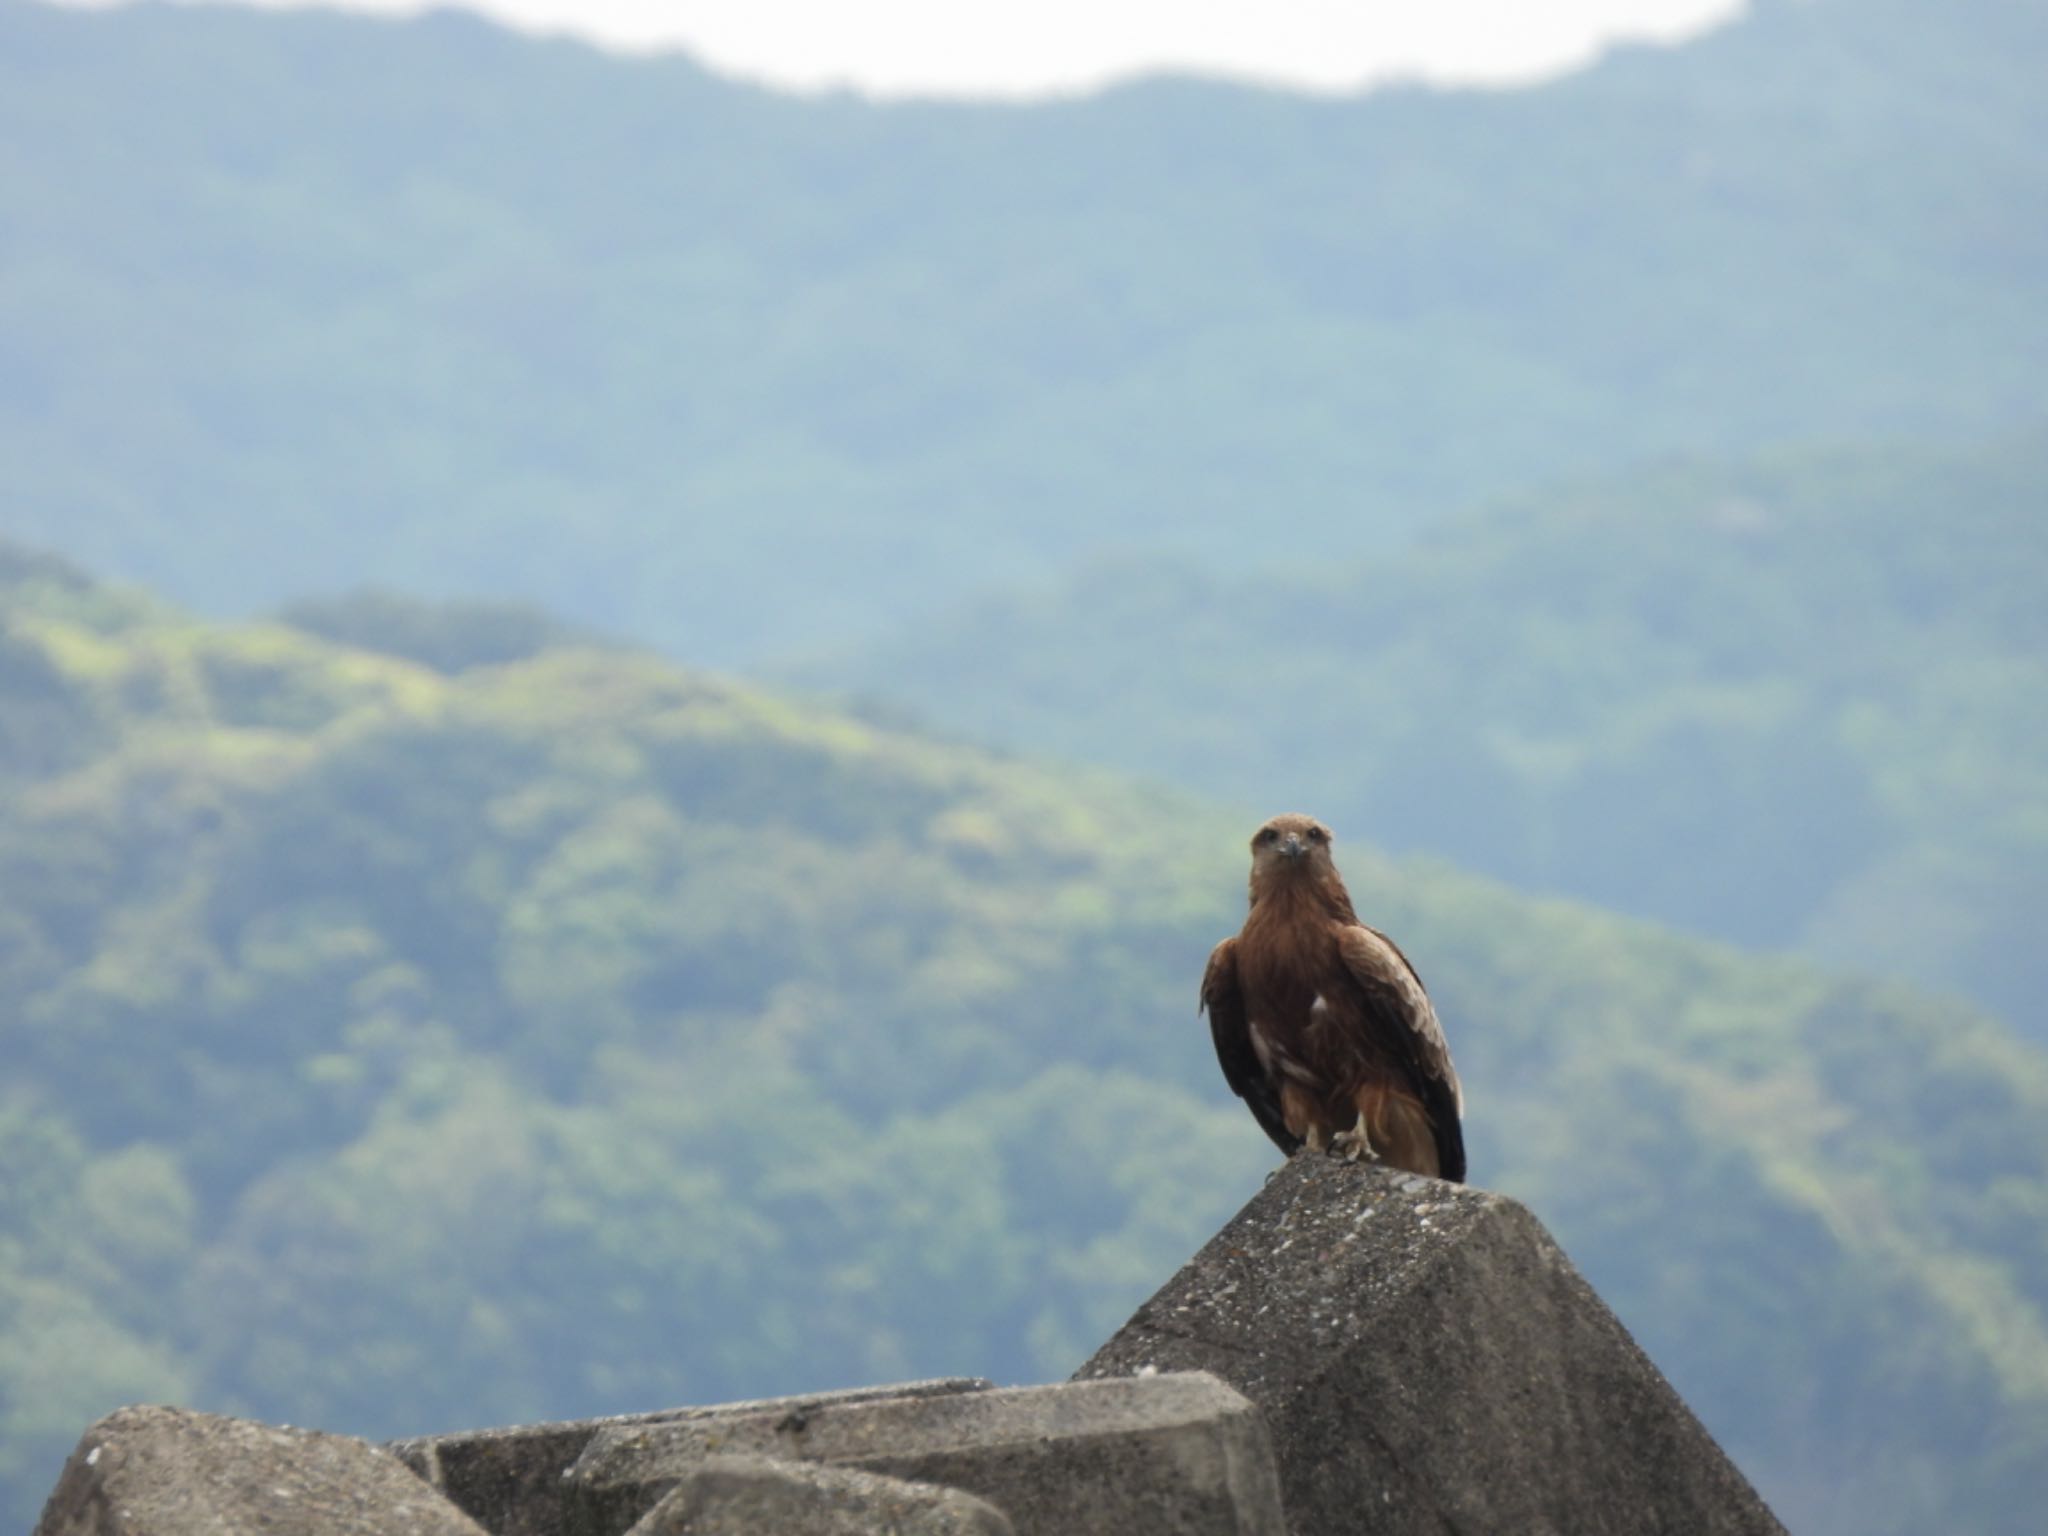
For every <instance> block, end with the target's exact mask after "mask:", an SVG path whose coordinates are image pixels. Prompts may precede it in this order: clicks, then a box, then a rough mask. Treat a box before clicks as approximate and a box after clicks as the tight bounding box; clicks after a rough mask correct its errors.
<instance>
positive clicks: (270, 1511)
mask: <svg viewBox="0 0 2048 1536" xmlns="http://www.w3.org/2000/svg"><path fill="white" fill-rule="evenodd" d="M257 1533H261V1536H483V1533H482V1531H481V1529H480V1528H479V1527H478V1526H477V1525H476V1523H475V1522H474V1521H472V1520H471V1519H470V1518H469V1517H468V1516H467V1515H465V1514H463V1512H462V1511H461V1510H459V1509H457V1508H456V1507H455V1506H454V1505H453V1504H451V1503H450V1502H449V1501H448V1500H447V1499H445V1498H443V1497H442V1496H441V1495H440V1494H439V1493H437V1492H436V1491H435V1490H434V1489H432V1488H429V1487H428V1486H427V1485H426V1484H425V1483H424V1482H422V1481H421V1480H420V1479H419V1478H417V1477H415V1476H414V1475H413V1473H412V1472H411V1471H410V1470H408V1469H407V1467H406V1466H405V1464H404V1463H403V1462H401V1461H400V1460H399V1459H398V1458H397V1457H396V1456H393V1455H391V1454H390V1453H389V1452H388V1451H384V1450H380V1449H378V1448H377V1447H376V1446H374V1445H371V1444H369V1443H368V1442H366V1441H362V1440H355V1439H351V1438H350V1437H348V1436H346V1435H329V1434H322V1433H320V1432H319V1431H317V1430H310V1429H285V1428H280V1427H278V1426H276V1425H271V1424H257V1423H254V1422H252V1421H250V1420H248V1419H229V1418H222V1417H220V1416H219V1415H217V1414H211V1413H190V1412H187V1411H186V1410H184V1409H181V1408H122V1409H119V1410H117V1411H116V1412H113V1413H110V1414H108V1415H107V1416H106V1417H105V1418H103V1419H101V1420H100V1421H99V1422H98V1423H96V1424H94V1425H93V1426H92V1427H91V1428H90V1429H88V1430H87V1431H86V1432H85V1435H84V1437H83V1438H82V1439H80V1441H79V1442H78V1449H77V1450H75V1451H74V1452H72V1454H71V1459H70V1461H69V1462H67V1463H66V1464H65V1467H64V1472H63V1475H62V1476H61V1477H59V1478H58V1480H57V1487H56V1490H55V1492H53V1493H52V1494H51V1495H50V1501H49V1503H48V1504H47V1505H45V1506H44V1508H43V1517H42V1519H41V1520H40V1521H39V1522H38V1523H37V1525H36V1536H257Z"/></svg>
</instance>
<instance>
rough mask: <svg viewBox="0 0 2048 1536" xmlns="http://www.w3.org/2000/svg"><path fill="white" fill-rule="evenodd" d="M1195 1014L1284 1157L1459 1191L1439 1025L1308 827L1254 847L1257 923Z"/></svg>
mask: <svg viewBox="0 0 2048 1536" xmlns="http://www.w3.org/2000/svg"><path fill="white" fill-rule="evenodd" d="M1202 1008H1203V1009H1204V1010H1205V1011H1206V1012H1207V1013H1208V1015H1209V1028H1210V1031H1211V1033H1212V1034H1213V1035H1214V1036H1215V1040H1216V1058H1217V1060H1218V1061H1220V1062H1221V1063H1222V1064H1223V1077H1224V1080H1225V1081H1226V1082H1228V1083H1229V1084H1230V1086H1231V1088H1232V1090H1233V1091H1235V1092H1236V1093H1237V1095H1238V1096H1239V1097H1240V1098H1242V1099H1243V1100H1244V1101H1245V1103H1246V1104H1247V1105H1248V1106H1249V1107H1250V1108H1251V1112H1252V1116H1253V1118H1254V1119H1256V1120H1257V1121H1258V1122H1259V1125H1260V1126H1261V1127H1262V1128H1263V1129H1264V1130H1265V1132H1266V1134H1267V1135H1268V1136H1270V1137H1272V1138H1273V1141H1274V1142H1275V1143H1276V1144H1277V1145H1278V1146H1279V1147H1280V1149H1281V1150H1282V1151H1283V1152H1286V1153H1288V1154H1289V1155H1290V1156H1291V1155H1292V1154H1293V1153H1295V1152H1296V1151H1298V1150H1299V1149H1300V1148H1301V1147H1303V1146H1307V1147H1308V1148H1309V1150H1311V1151H1323V1150H1325V1149H1327V1150H1329V1151H1332V1152H1336V1153H1341V1154H1342V1155H1343V1156H1346V1157H1349V1158H1352V1159H1354V1160H1356V1159H1360V1158H1367V1159H1371V1160H1374V1161H1384V1162H1386V1163H1387V1164H1388V1165H1390V1166H1392V1167H1396V1168H1405V1169H1407V1170H1409V1171H1410V1172H1412V1173H1425V1174H1429V1175H1432V1176H1433V1177H1436V1178H1444V1179H1451V1180H1453V1181H1456V1182H1460V1183H1462V1182H1463V1181H1464V1178H1465V1138H1464V1133H1463V1131H1462V1130H1461V1128H1460V1125H1459V1120H1460V1117H1461V1116H1462V1115H1463V1114H1464V1109H1465V1102H1464V1094H1463V1091H1462V1090H1461V1089H1460V1088H1459V1086H1458V1073H1457V1069H1456V1068H1455V1067H1453V1066H1452V1065H1451V1048H1450V1045H1449V1043H1448V1042H1447V1041H1446V1040H1445V1039H1444V1030H1443V1026H1442V1025H1441V1024H1439V1023H1438V1022H1437V1017H1436V1010H1435V1009H1434V1008H1432V1007H1431V1006H1430V1002H1429V994H1428V993H1426V992H1424V991H1423V989H1422V978H1421V977H1420V976H1418V975H1416V974H1415V968H1414V967H1413V966H1411V965H1410V964H1409V963H1408V959H1407V957H1406V956H1405V955H1403V954H1402V953H1401V951H1400V950H1399V949H1397V948H1395V947H1394V941H1393V940H1392V939H1389V938H1388V937H1387V936H1386V935H1385V934H1383V933H1380V932H1378V931H1376V930H1375V929H1372V928H1368V927H1366V926H1365V924H1363V923H1361V922H1360V921H1359V920H1358V914H1357V913H1356V912H1354V911H1353V910H1352V908H1351V897H1350V894H1349V893H1348V892H1347V891H1346V890H1345V889H1344V881H1343V879H1342V878H1341V877H1340V876H1339V875H1338V873H1337V866H1336V865H1335V864H1334V863H1333V862H1332V861H1331V858H1330V829H1329V828H1328V827H1326V826H1324V825H1323V824H1322V823H1321V822H1319V821H1317V820H1316V819H1315V818H1314V817H1312V816H1275V817H1274V818H1273V819H1272V820H1271V821H1269V822H1267V823H1266V824H1265V825H1264V826H1263V827H1260V828H1259V830H1258V832H1257V833H1256V834H1254V835H1253V837H1252V876H1251V912H1250V914H1249V915H1248V916H1247V917H1246V918H1245V923H1244V929H1243V931H1242V932H1240V933H1239V934H1238V935H1237V937H1236V938H1234V939H1225V940H1224V941H1223V942H1222V943H1221V944H1218V945H1217V946H1216V948H1215V951H1214V952H1213V953H1212V954H1211V955H1210V956H1209V968H1208V970H1207V971H1206V972H1205V973H1204V974H1203V977H1202Z"/></svg>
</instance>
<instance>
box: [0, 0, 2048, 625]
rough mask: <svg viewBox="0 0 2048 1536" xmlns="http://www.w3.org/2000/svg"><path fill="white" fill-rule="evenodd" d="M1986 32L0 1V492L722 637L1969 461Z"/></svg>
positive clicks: (1999, 123) (1936, 16) (1967, 3)
mask: <svg viewBox="0 0 2048 1536" xmlns="http://www.w3.org/2000/svg"><path fill="white" fill-rule="evenodd" d="M2043 58H2048V11H2044V10H2043V9H2042V7H2041V6H2040V5H2038V4H2037V3H2033V0H1818V3H1812V4H1785V3H1779V4H1766V5H1759V6H1757V7H1756V8H1755V13H1754V14H1753V15H1752V16H1751V17H1749V18H1748V19H1746V20H1744V21H1741V22H1739V23H1736V24H1734V25H1731V26H1729V27H1728V28H1726V29H1724V30H1722V31H1720V32H1717V33H1715V34H1713V35H1711V36H1708V37H1706V38H1703V39H1701V40H1700V41H1698V42H1697V43H1695V44H1692V45H1690V46H1688V47H1685V48H1683V49H1679V50H1674V51H1656V50H1635V51H1628V52H1624V53H1622V54H1621V55H1619V56H1617V57H1615V58H1613V59H1611V60H1610V61H1608V62H1607V63H1605V64H1603V65H1602V66H1600V67H1598V68H1595V69H1593V70H1590V71H1588V72H1585V73H1582V74H1579V75H1576V76H1573V77H1571V78H1569V79H1566V80H1563V81H1561V82H1558V83H1556V84H1554V85H1550V86H1546V87H1543V88H1541V89H1530V90H1521V91H1510V92H1491V91H1466V92H1439V91H1428V90H1421V89H1399V90H1389V91H1381V92H1377V93H1374V94H1371V95H1369V96H1365V97H1361V98H1357V99H1344V100H1319V99H1307V98H1298V97H1289V96H1285V95H1280V94H1274V93H1262V92H1258V91H1252V90H1245V89H1234V88H1224V87H1220V86H1212V85H1202V84H1196V83H1192V82H1186V81H1159V82H1153V83H1150V84H1144V85H1139V86H1134V87H1131V88H1129V89H1124V90H1119V91H1115V92H1112V93H1109V94H1107V95H1104V96H1100V97H1094V98H1089V99H1086V100H1079V101H1071V102H1063V103H1052V104H1046V105H1040V106H1034V107H1029V108H1024V107H979V106H964V105H955V106H943V107H941V106H916V105H894V106H883V105H875V104H870V103H866V102H863V101H860V100H857V99H853V98H847V97H839V98H830V99H823V100H797V99H790V98H782V97H777V96H773V95H769V94H766V93H763V92H759V91H755V90H752V89H747V88H742V87H740V86H737V85H734V84H732V83H729V82H726V81H723V80H720V79H717V78H713V77H711V76H709V75H707V74H705V73H703V72H702V71H700V70H699V69H697V68H695V67H694V66H692V65H691V64H689V63H688V62H685V61H682V60H678V59H668V60H654V61H646V60H641V61H626V60H620V59H613V58H607V57H605V56H602V55H600V54H597V53H594V52H591V51H588V50H585V49H581V48H578V47H575V46H571V45H568V44H564V43H544V42H538V41H533V40H530V39H524V38H519V37H515V36H512V35H510V34H505V33H500V32H497V31H493V30H491V29H490V28H488V27H486V26H484V25H483V24H481V23H479V22H476V21H473V20H468V19H464V18H462V17H459V16H457V15H454V14H439V15H434V16H430V17H428V18H426V19H424V20H420V21H417V22H412V23H407V24H403V25H400V24H392V23H385V22H375V21H369V20H364V19H348V18H344V17H341V16H339V15H292V16H277V15H261V14H256V13H253V12H249V11H239V10H205V9H199V8H194V7H188V6H177V7H163V6H140V7H133V8H122V9H118V10H113V11H109V12H100V13H93V14H83V13H76V12H67V11H55V10H50V9H46V8H43V7H40V6H36V5H31V4H25V3H23V0H0V210H4V212H0V338H4V342H0V459H4V461H5V462H6V463H7V464H8V466H9V481H8V484H9V489H10V492H11V494H10V496H9V498H8V500H7V502H6V505H5V508H4V510H0V518H4V520H5V523H4V526H5V528H6V529H8V530H10V531H12V532H14V533H15V534H16V535H18V536H26V537H30V538H33V539H34V540H36V541H37V542H41V543H47V544H50V545H53V546H56V547H59V548H62V549H66V550H69V551H70V552H72V553H73V554H74V555H76V556H78V557H80V558H84V559H87V560H89V561H90V562H92V563H93V564H94V565H95V566H96V567H98V568H101V569H104V570H107V571H110V572H117V573H120V574H124V575H127V576H130V577H133V578H136V579H140V580H144V581H147V582H149V583H151V584H153V585H155V586H157V587H160V588H162V589H163V590H165V591H167V592H169V593H171V594H174V595H176V596H179V597H181V598H183V599H185V600H187V601H190V602H195V603H198V604H201V605H202V606H205V607H208V608H210V609H212V610H214V611H219V612H242V613H247V612H252V611H256V610H259V609H267V608H269V607H271V606H273V605H275V604H277V603H279V602H282V601H285V600H287V599H290V598H296V597H301V596H305V595H309V594H320V593H325V592H328V591H331V590H334V589H336V588H340V587H347V586H352V585H355V584H358V583H362V582H366V581H367V582H375V583H379V584H383V585H388V586H395V587H399V588H403V589H409V590H413V591H424V592H441V593H446V592H462V593H469V594H477V595H488V596H494V597H503V596H524V597H527V598H533V599H539V600H543V601H544V602H545V603H546V604H547V605H548V606H549V607H551V608H553V609H555V610H557V611H560V612H563V613H565V614H568V615H570V616H573V617H578V618H581V619H584V620H586V621H600V622H603V623H605V624H607V625H611V626H614V627H617V628H620V629H623V630H625V631H626V632H628V633H631V634H633V635H634V636H636V637H638V638H640V639H643V640H646V641H648V642H650V643H654V644H657V645H659V646H661V647H663V648H664V649H667V650H668V651H670V653H671V654H675V655H678V656H683V657H687V658H689V659H691V660H693V661H724V662H731V661H742V660H753V659H757V658H759V657H762V656H764V655H779V654H785V653H787V652H788V651H789V650H791V649H793V648H801V647H804V646H806V645H816V644H822V643H830V642H832V641H835V640H836V639H838V638H840V637H843V636H847V635H851V634H854V633H857V632H859V631H861V630H863V629H866V628H869V627H872V626H875V625H877V624H879V623H881V622H882V621H884V620H886V619H891V618H896V617H901V616H903V615H904V614H907V613H911V612H915V611H931V610H936V609H938V608H940V607H942V606H943V605H945V604H946V602H947V601H948V600H949V599H951V598H955V597H957V596H959V595H961V594H963V593H965V592H968V591H972V590H975V589H977V588H980V587H983V586H988V585H993V584H999V583H1001V582H1004V581H1009V580H1013V579H1016V578H1017V577H1018V576H1020V575H1022V576H1024V577H1030V576H1032V575H1034V574H1039V575H1043V574H1050V573H1052V572H1053V571H1055V570H1057V569H1059V568H1060V567H1061V566H1062V564H1063V563H1065V562H1067V561H1069V560H1071V559H1074V558H1077V557H1081V556H1085V555H1087V554H1089V553H1091V552H1095V551H1100V550H1102V549H1105V548H1114V549H1122V548H1131V547H1141V546H1146V545H1165V546H1168V547H1172V548H1177V549H1180V550H1183V551H1186V552H1191V553H1194V554H1198V555H1200V556H1202V557H1203V558H1205V559H1210V560H1213V561H1217V562H1221V563H1224V564H1228V565H1232V566H1238V567H1242V566H1245V565H1265V564H1267V563H1274V562H1277V563H1279V564H1281V565H1283V566H1284V565H1285V564H1287V563H1288V562H1289V561H1291V560H1297V559H1302V558H1311V557H1312V558H1315V559H1318V560H1332V559H1349V558H1357V557H1360V556H1362V555H1364V554H1366V553H1368V552H1370V551H1374V550H1377V549H1380V548H1383V547H1385V545H1386V544H1387V542H1388V540H1389V539H1390V538H1392V537H1395V536H1397V535H1399V534H1401V533H1403V532H1404V531H1406V530H1410V529H1413V528H1416V527H1419V526H1422V525H1424V524H1426V523H1427V522H1429V521H1430V520H1431V519H1433V518H1435V517H1436V516H1438V515H1440V514H1441V513H1443V512H1445V511H1446V510H1449V509H1452V508H1456V507H1459V506H1462V505H1463V504H1464V503H1466V502H1467V501H1468V500H1470V499H1472V498H1474V497H1477V496H1482V495H1488V494H1493V493H1497V492H1512V491H1519V490H1521V489H1523V488H1524V487H1526V486H1528V485H1530V484H1533V483H1535V482H1537V481H1538V480H1544V479H1551V478H1555V477H1557V476H1560V475H1567V474H1575V473H1579V472H1582V471H1586V470H1591V469H1597V468H1601V467H1607V466H1614V465H1618V464H1624V463H1629V462H1633V461H1636V460H1639V459H1641V458H1643V457H1645V456H1648V455H1652V454H1656V453H1661V452H1666V451H1671V450H1687V451H1696V452H1710V453H1723V452H1737V451H1739V452H1748V451H1751V450H1753V449H1755V448H1757V447H1759V446H1761V445H1765V444H1772V443H1786V442H1801V441H1808V440H1814V439H1817V438H1822V437H1830V436H1851V435H1856V436H1881V435H1894V434H1901V433H1905V434H1915V435H1921V436H1942V435H1954V434H1959V433H1967V432H1976V431H1986V430H1993V429H1996V428H1999V427H2001V426H2003V425H2006V424H2008V423H2010V422H2012V421H2014V420H2015V419H2016V418H2018V417H2022V416H2029V415H2031V414H2032V413H2034V412H2036V411H2038V409H2039V401H2040V388H2039V386H2040V359H2041V357H2042V356H2043V355H2044V351H2048V218H2044V216H2043V212H2042V210H2043V209H2044V208H2048V92H2044V91H2042V90H2041V88H2040V61H2041V60H2042V59H2043ZM1297 552H1298V553H1297Z"/></svg>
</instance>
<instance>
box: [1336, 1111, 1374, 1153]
mask: <svg viewBox="0 0 2048 1536" xmlns="http://www.w3.org/2000/svg"><path fill="white" fill-rule="evenodd" d="M1330 1152H1331V1154H1332V1155H1333V1156H1337V1157H1341V1158H1343V1159H1344V1160H1345V1161H1346V1162H1347V1163H1376V1162H1378V1161H1379V1160H1380V1155H1379V1153H1378V1152H1376V1151H1374V1150H1373V1145H1372V1136H1371V1133H1370V1132H1368V1131H1367V1130H1366V1127H1365V1116H1364V1115H1360V1116H1359V1117H1358V1124H1356V1125H1354V1126H1353V1127H1352V1128H1351V1129H1350V1130H1348V1131H1339V1132H1338V1133H1337V1134H1336V1135H1334V1136H1332V1137H1331V1138H1330Z"/></svg>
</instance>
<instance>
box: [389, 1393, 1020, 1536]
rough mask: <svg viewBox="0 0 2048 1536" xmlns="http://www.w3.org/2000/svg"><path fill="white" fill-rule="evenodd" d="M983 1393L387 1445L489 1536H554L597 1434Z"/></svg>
mask: <svg viewBox="0 0 2048 1536" xmlns="http://www.w3.org/2000/svg"><path fill="white" fill-rule="evenodd" d="M987 1387H988V1382H987V1381H985V1380H983V1379H982V1378H980V1377H974V1376H949V1377H943V1378H940V1379H938V1380H933V1381H909V1382H900V1383H897V1384H895V1385H890V1386H877V1387H852V1388H848V1389H847V1390H845V1391H840V1392H812V1393H806V1394H803V1395H800V1396H796V1397H776V1398H764V1399H759V1400H756V1401H752V1402H741V1403H715V1404H712V1405H710V1406H706V1407H692V1408H664V1409H659V1410H657V1411H655V1412H652V1413H637V1414H627V1415H622V1416H620V1417H616V1418H605V1419H573V1420H566V1421H563V1422H560V1423H555V1424H529V1425H518V1426H513V1427H511V1428H504V1429H474V1430H464V1431H461V1432H458V1433H455V1434H445V1435H421V1436H418V1437H416V1438H414V1439H408V1440H394V1441H392V1442H391V1446H390V1449H391V1450H392V1452H393V1453H394V1454H395V1455H397V1456H398V1457H400V1458H401V1459H402V1460H403V1461H404V1462H405V1464H406V1465H407V1466H409V1467H411V1468H412V1469H413V1470H414V1471H415V1472H417V1473H418V1474H419V1475H420V1476H421V1477H423V1478H425V1479H426V1480H427V1481H428V1482H429V1483H431V1484H433V1486H434V1487H436V1488H438V1489H440V1490H441V1491H442V1492H444V1493H445V1494H447V1496H448V1497H449V1498H450V1499H452V1500H454V1502H455V1503H456V1504H457V1505H458V1506H459V1507H460V1508H462V1509H463V1510H464V1511H465V1512H466V1513H468V1514H469V1516H470V1517H471V1518H472V1519H474V1520H475V1521H476V1522H477V1523H478V1524H479V1525H481V1526H482V1527H483V1528H484V1529H485V1530H487V1531H489V1532H491V1536H555V1532H556V1531H557V1530H558V1529H559V1528H560V1526H561V1522H562V1508H561V1505H562V1497H563V1491H564V1490H563V1483H562V1474H563V1473H565V1472H567V1471H568V1470H569V1468H570V1467H571V1466H573V1465H574V1464H575V1461H576V1458H577V1457H579V1456H581V1455H582V1454H583V1449H584V1447H585V1446H587V1445H589V1444H590V1442H591V1440H592V1439H593V1438H594V1437H595V1436H596V1435H597V1433H598V1432H599V1431H600V1430H605V1429H627V1428H632V1427H634V1426H638V1425H645V1424H665V1423H671V1422H675V1421H678V1420H687V1419H715V1418H720V1417H738V1418H743V1417H747V1416H749V1415H754V1414H768V1415H782V1414H788V1413H797V1412H805V1411H815V1410H817V1409H819V1408H823V1407H827V1406H830V1405H833V1404H843V1403H861V1402H871V1401H874V1400H875V1399H878V1398H899V1397H900V1398H924V1397H947V1396H951V1395H953V1394H955V1393H960V1392H978V1391H982V1390H985V1389H986V1388H987Z"/></svg>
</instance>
